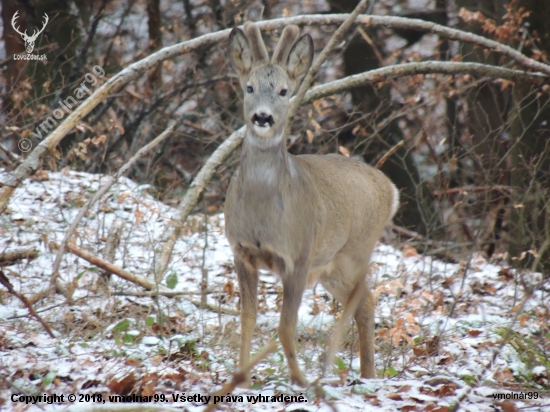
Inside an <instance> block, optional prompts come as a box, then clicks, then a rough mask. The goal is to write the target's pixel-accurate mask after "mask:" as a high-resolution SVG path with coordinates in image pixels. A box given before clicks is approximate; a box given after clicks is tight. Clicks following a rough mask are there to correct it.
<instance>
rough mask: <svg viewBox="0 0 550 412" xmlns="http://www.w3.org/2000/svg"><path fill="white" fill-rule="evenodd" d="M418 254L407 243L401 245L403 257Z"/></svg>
mask: <svg viewBox="0 0 550 412" xmlns="http://www.w3.org/2000/svg"><path fill="white" fill-rule="evenodd" d="M415 256H418V251H417V250H416V249H415V248H414V247H412V246H409V245H405V246H403V257H415Z"/></svg>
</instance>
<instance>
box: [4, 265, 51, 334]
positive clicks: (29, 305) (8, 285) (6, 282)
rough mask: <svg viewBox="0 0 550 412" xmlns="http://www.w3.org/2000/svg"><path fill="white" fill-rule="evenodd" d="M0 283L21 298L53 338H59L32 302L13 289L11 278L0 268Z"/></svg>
mask: <svg viewBox="0 0 550 412" xmlns="http://www.w3.org/2000/svg"><path fill="white" fill-rule="evenodd" d="M0 283H1V284H2V285H4V287H5V288H6V289H7V290H8V292H10V293H11V294H12V295H14V296H15V297H16V298H17V299H19V300H20V301H21V302H23V304H24V305H25V306H26V307H27V309H28V310H29V312H30V314H31V315H32V316H34V318H35V319H36V320H37V321H38V322H40V324H41V325H42V326H43V327H44V329H45V330H46V332H48V335H50V336H51V337H52V338H54V339H57V338H56V336H55V335H54V334H53V332H52V330H51V329H50V327H49V326H48V324H47V323H46V322H44V319H42V318H41V317H40V315H39V314H38V313H36V311H35V310H34V308H33V307H32V305H31V303H30V302H29V301H28V299H27V298H26V297H25V296H23V295H22V294H20V293H18V292H16V291H15V290H14V289H13V286H12V285H11V283H10V281H9V279H8V278H7V277H6V275H5V274H4V272H2V271H1V270H0Z"/></svg>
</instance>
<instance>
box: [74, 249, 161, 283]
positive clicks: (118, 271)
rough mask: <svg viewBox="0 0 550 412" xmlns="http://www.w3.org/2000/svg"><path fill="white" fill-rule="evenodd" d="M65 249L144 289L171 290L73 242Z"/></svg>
mask: <svg viewBox="0 0 550 412" xmlns="http://www.w3.org/2000/svg"><path fill="white" fill-rule="evenodd" d="M67 249H68V250H69V252H71V253H74V254H75V255H76V256H78V257H80V258H82V259H84V260H86V261H88V262H90V263H91V264H92V265H95V266H97V267H98V268H100V269H103V270H104V271H105V272H108V273H111V274H113V275H116V276H118V277H119V278H122V279H124V280H127V281H128V282H132V283H134V284H136V285H138V286H141V287H142V288H144V289H147V290H155V291H156V290H157V288H158V290H159V291H161V292H171V290H170V289H168V288H167V287H165V286H162V285H156V284H154V283H151V282H149V281H148V280H147V279H145V278H143V277H141V276H137V275H134V274H132V273H130V272H128V271H127V270H124V269H122V268H119V267H118V266H116V265H113V264H112V263H110V262H107V261H106V260H103V259H101V258H100V257H97V256H95V255H92V254H91V253H89V252H86V251H85V250H83V249H80V248H79V247H78V246H76V245H75V244H73V243H69V244H68V245H67Z"/></svg>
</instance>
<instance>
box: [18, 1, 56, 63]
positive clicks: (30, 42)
mask: <svg viewBox="0 0 550 412" xmlns="http://www.w3.org/2000/svg"><path fill="white" fill-rule="evenodd" d="M18 14H19V10H17V11H16V12H15V14H14V15H13V17H12V19H11V25H12V27H13V29H14V30H15V31H16V32H17V33H19V34H20V35H21V37H22V38H23V41H24V42H25V49H27V53H28V54H31V53H32V51H33V49H34V42H35V41H36V39H37V38H38V35H39V34H40V33H42V32H43V31H44V29H45V28H46V24H48V21H49V20H50V19H49V17H48V15H47V14H46V13H44V24H43V25H42V28H41V29H40V30H34V31H33V33H32V36H29V35H28V34H27V30H25V32H24V33H21V31H20V30H19V26H17V27H16V26H15V21H16V20H17V18H18V17H19V16H18Z"/></svg>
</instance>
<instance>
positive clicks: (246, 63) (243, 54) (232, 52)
mask: <svg viewBox="0 0 550 412" xmlns="http://www.w3.org/2000/svg"><path fill="white" fill-rule="evenodd" d="M229 60H230V61H231V64H232V65H233V67H234V68H235V70H236V71H237V72H238V73H239V75H241V76H242V75H245V74H247V73H248V72H249V71H250V69H251V68H252V53H251V52H250V46H249V44H248V40H247V39H246V36H245V35H244V33H243V31H242V30H241V29H238V28H236V27H235V28H234V29H233V30H231V34H230V35H229Z"/></svg>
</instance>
